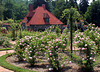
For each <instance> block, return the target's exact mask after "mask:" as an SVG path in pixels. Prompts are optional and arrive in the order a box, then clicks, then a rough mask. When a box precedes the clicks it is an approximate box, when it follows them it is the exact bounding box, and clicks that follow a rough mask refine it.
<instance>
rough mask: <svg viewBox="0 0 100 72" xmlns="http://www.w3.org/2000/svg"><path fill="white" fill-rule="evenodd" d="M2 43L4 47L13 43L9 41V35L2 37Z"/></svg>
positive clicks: (0, 40)
mask: <svg viewBox="0 0 100 72" xmlns="http://www.w3.org/2000/svg"><path fill="white" fill-rule="evenodd" d="M0 45H2V46H3V47H9V45H11V44H10V43H9V39H8V37H0Z"/></svg>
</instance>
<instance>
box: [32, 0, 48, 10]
mask: <svg viewBox="0 0 100 72" xmlns="http://www.w3.org/2000/svg"><path fill="white" fill-rule="evenodd" d="M32 3H33V9H36V8H37V7H38V6H42V4H45V7H46V9H47V10H49V11H50V7H49V4H48V1H45V0H32Z"/></svg>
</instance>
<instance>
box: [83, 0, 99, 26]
mask: <svg viewBox="0 0 100 72" xmlns="http://www.w3.org/2000/svg"><path fill="white" fill-rule="evenodd" d="M99 15H100V1H99V0H97V1H94V2H93V3H91V5H90V6H89V7H88V8H87V12H86V13H85V15H84V17H85V19H86V21H87V22H89V23H94V24H96V26H100V24H99V23H100V20H99V19H100V17H99Z"/></svg>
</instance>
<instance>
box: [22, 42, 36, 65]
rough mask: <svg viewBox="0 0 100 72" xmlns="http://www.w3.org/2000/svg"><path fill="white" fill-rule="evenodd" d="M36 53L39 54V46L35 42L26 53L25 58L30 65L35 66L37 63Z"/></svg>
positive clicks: (26, 49)
mask: <svg viewBox="0 0 100 72" xmlns="http://www.w3.org/2000/svg"><path fill="white" fill-rule="evenodd" d="M36 52H37V45H36V43H35V42H32V43H30V45H28V46H27V47H26V48H25V53H24V54H23V56H24V57H25V58H24V60H26V61H27V62H28V63H30V65H31V66H34V64H35V63H36Z"/></svg>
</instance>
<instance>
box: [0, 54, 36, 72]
mask: <svg viewBox="0 0 100 72" xmlns="http://www.w3.org/2000/svg"><path fill="white" fill-rule="evenodd" d="M10 55H11V54H6V55H3V56H1V57H0V66H3V67H4V68H7V69H9V70H12V71H14V72H36V71H31V70H28V69H24V68H20V67H16V66H13V65H11V64H9V63H8V62H6V60H5V59H6V58H7V57H8V56H10Z"/></svg>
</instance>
